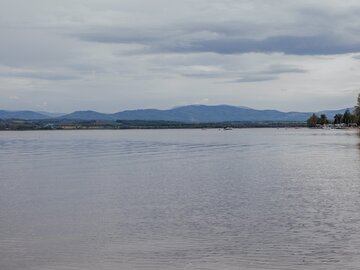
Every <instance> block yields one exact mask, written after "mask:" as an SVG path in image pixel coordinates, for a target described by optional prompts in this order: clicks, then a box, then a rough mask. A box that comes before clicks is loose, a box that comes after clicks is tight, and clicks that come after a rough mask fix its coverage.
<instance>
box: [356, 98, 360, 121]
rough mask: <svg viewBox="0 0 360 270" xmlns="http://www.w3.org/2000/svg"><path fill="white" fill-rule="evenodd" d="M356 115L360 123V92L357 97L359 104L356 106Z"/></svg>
mask: <svg viewBox="0 0 360 270" xmlns="http://www.w3.org/2000/svg"><path fill="white" fill-rule="evenodd" d="M355 116H356V123H357V124H358V125H360V94H359V95H358V98H357V105H356V107H355Z"/></svg>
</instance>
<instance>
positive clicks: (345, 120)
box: [342, 110, 353, 125]
mask: <svg viewBox="0 0 360 270" xmlns="http://www.w3.org/2000/svg"><path fill="white" fill-rule="evenodd" d="M352 120H353V117H352V115H351V113H350V111H349V110H346V111H345V113H344V115H343V119H342V122H343V123H345V124H347V125H348V124H350V123H352Z"/></svg>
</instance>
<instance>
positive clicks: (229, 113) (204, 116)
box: [61, 105, 346, 123]
mask: <svg viewBox="0 0 360 270" xmlns="http://www.w3.org/2000/svg"><path fill="white" fill-rule="evenodd" d="M345 110H346V109H342V110H335V111H323V112H319V114H320V113H325V114H326V115H327V116H328V118H330V119H331V118H333V117H334V115H335V114H337V113H344V112H345ZM311 114H312V113H311V112H280V111H277V110H256V109H251V108H246V107H236V106H229V105H216V106H207V105H189V106H183V107H177V108H173V109H169V110H157V109H145V110H128V111H122V112H118V113H113V114H104V113H98V112H95V111H77V112H73V113H71V114H67V115H64V116H62V117H61V118H63V119H81V120H148V121H151V120H163V121H178V122H186V123H206V122H226V121H255V122H256V121H296V122H303V121H306V120H307V119H308V118H309V117H310V116H311Z"/></svg>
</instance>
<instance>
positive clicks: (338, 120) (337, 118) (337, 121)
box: [334, 113, 343, 124]
mask: <svg viewBox="0 0 360 270" xmlns="http://www.w3.org/2000/svg"><path fill="white" fill-rule="evenodd" d="M342 119H343V115H342V114H341V113H338V114H336V115H335V116H334V124H341V121H342Z"/></svg>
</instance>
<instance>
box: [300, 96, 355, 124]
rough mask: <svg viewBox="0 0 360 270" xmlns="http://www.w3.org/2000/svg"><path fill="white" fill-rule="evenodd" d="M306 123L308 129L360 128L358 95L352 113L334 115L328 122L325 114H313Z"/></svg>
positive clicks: (347, 111) (348, 111)
mask: <svg viewBox="0 0 360 270" xmlns="http://www.w3.org/2000/svg"><path fill="white" fill-rule="evenodd" d="M306 123H307V126H308V127H309V128H330V129H331V128H335V129H344V128H357V127H360V94H359V95H358V98H357V106H356V107H355V110H354V111H353V112H351V111H350V110H346V111H345V113H344V114H340V113H339V114H336V115H335V116H334V119H333V120H329V119H328V117H327V116H326V114H321V115H320V116H318V115H317V114H315V113H313V114H312V115H311V116H310V118H309V119H308V120H307V121H306Z"/></svg>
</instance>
